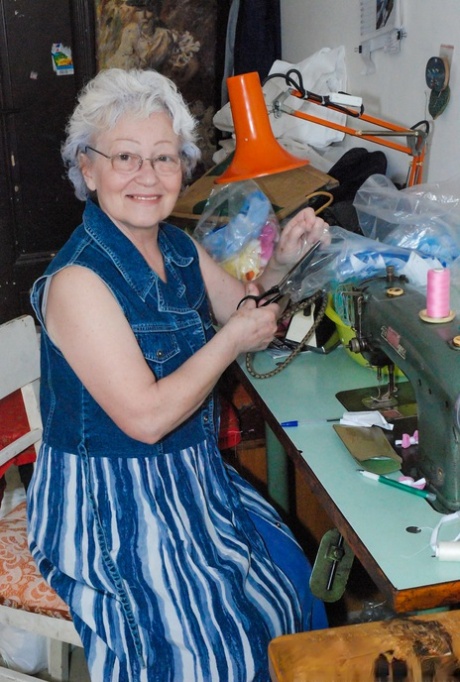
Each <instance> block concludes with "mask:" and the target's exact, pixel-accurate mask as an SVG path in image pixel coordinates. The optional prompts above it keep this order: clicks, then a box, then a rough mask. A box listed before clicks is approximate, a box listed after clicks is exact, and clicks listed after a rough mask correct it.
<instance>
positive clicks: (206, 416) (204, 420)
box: [203, 414, 209, 424]
mask: <svg viewBox="0 0 460 682" xmlns="http://www.w3.org/2000/svg"><path fill="white" fill-rule="evenodd" d="M208 421H209V417H208V415H207V414H205V415H203V422H204V423H205V424H207V423H208Z"/></svg>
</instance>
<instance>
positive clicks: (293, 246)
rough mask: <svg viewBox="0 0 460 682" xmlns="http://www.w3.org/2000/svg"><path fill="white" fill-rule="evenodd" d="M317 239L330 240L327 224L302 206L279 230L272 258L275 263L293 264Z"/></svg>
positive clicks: (327, 241)
mask: <svg viewBox="0 0 460 682" xmlns="http://www.w3.org/2000/svg"><path fill="white" fill-rule="evenodd" d="M318 240H319V241H322V242H324V243H326V244H328V243H329V242H330V236H329V231H328V225H327V223H326V222H325V221H324V220H323V219H322V218H320V217H319V216H317V215H315V212H314V211H313V209H312V208H304V209H303V210H302V211H299V213H297V215H295V216H294V217H293V218H291V220H290V221H289V222H288V223H286V225H285V226H284V227H283V229H282V230H281V236H280V239H279V242H278V244H277V246H276V249H275V252H274V254H273V256H272V259H273V260H274V261H275V263H276V264H277V265H282V266H286V265H294V264H295V263H297V261H298V260H299V259H300V258H301V257H302V256H303V254H304V253H305V252H306V251H307V250H308V249H309V248H310V246H312V244H314V243H315V242H317V241H318Z"/></svg>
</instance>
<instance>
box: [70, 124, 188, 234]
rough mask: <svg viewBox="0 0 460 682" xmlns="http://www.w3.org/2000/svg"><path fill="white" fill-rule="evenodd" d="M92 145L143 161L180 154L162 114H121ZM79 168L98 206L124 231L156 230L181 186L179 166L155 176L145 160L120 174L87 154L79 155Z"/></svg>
mask: <svg viewBox="0 0 460 682" xmlns="http://www.w3.org/2000/svg"><path fill="white" fill-rule="evenodd" d="M91 146H92V147H94V148H95V149H97V150H98V151H99V152H102V153H103V154H106V155H107V156H113V155H114V154H120V153H130V154H138V155H139V156H141V157H142V158H143V159H153V158H156V157H158V156H160V155H175V156H177V155H178V153H179V140H178V137H177V135H176V134H175V132H174V131H173V128H172V123H171V119H170V118H169V116H168V115H167V114H165V113H163V112H161V113H154V114H151V115H150V116H149V118H146V119H143V120H142V119H137V118H133V117H131V116H129V115H126V116H124V117H123V118H121V119H120V120H119V121H118V123H117V125H116V126H115V127H114V128H112V130H108V131H105V132H102V133H101V134H100V135H98V137H97V139H96V140H95V141H94V144H92V145H91ZM81 168H82V172H83V176H84V178H85V181H86V184H87V186H88V188H89V189H90V190H91V191H96V192H97V198H98V202H99V206H100V208H101V209H102V210H103V211H104V212H105V213H106V214H107V215H108V216H109V218H111V220H112V221H113V222H114V223H115V225H117V227H119V228H120V229H121V230H122V231H123V232H126V231H128V232H133V231H138V230H142V231H144V230H148V229H149V228H154V227H156V226H158V223H159V222H160V221H161V220H164V219H165V218H167V217H168V216H169V215H170V213H171V212H172V210H173V208H174V206H175V203H176V201H177V198H178V196H179V192H180V190H181V186H182V168H181V165H180V164H179V166H178V169H177V171H175V172H173V173H172V174H171V175H160V174H158V173H157V172H156V170H155V169H154V168H152V165H151V163H150V162H149V161H148V160H144V162H143V164H142V166H141V168H140V169H139V170H135V171H133V172H132V173H122V172H119V171H117V170H115V169H114V168H113V167H112V163H111V161H110V160H109V159H107V158H105V157H104V156H101V155H100V154H97V153H95V152H91V151H89V152H88V154H83V155H82V165H81Z"/></svg>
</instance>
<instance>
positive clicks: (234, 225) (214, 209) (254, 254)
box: [193, 180, 280, 282]
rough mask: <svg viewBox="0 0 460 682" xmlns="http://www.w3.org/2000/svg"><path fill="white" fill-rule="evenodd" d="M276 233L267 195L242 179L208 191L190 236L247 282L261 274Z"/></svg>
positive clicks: (278, 231)
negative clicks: (200, 213)
mask: <svg viewBox="0 0 460 682" xmlns="http://www.w3.org/2000/svg"><path fill="white" fill-rule="evenodd" d="M279 234H280V226H279V223H278V220H277V218H276V216H275V213H274V211H273V207H272V205H271V203H270V201H269V199H268V198H267V197H266V196H265V194H264V193H263V192H262V191H261V189H260V188H259V187H258V185H257V184H256V183H255V182H254V181H253V180H245V181H244V182H232V183H229V184H227V185H223V186H222V187H220V188H219V189H217V190H214V191H213V192H212V193H211V195H210V197H209V198H208V200H207V202H206V205H205V207H204V210H203V213H202V216H201V218H200V220H199V221H198V223H197V226H196V228H195V230H194V233H193V236H194V237H195V239H196V240H197V241H198V242H199V243H201V244H202V245H203V246H204V248H205V249H206V251H207V252H208V253H209V254H210V255H211V256H212V257H213V258H214V260H215V261H217V262H218V263H220V264H221V265H222V267H223V268H225V269H226V270H227V272H230V274H232V275H233V276H234V277H236V278H237V279H239V280H241V281H246V282H249V281H251V280H253V279H256V278H257V277H258V276H259V275H261V274H262V272H263V270H264V268H265V266H266V265H267V263H268V261H269V260H270V258H271V256H272V253H273V250H274V247H275V244H276V242H277V241H278V239H279Z"/></svg>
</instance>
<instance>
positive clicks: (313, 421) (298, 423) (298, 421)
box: [280, 417, 341, 428]
mask: <svg viewBox="0 0 460 682" xmlns="http://www.w3.org/2000/svg"><path fill="white" fill-rule="evenodd" d="M340 419H341V417H337V419H307V420H305V419H292V420H291V421H287V422H281V423H280V426H284V428H289V427H291V426H305V425H307V424H324V423H327V422H339V421H340Z"/></svg>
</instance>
